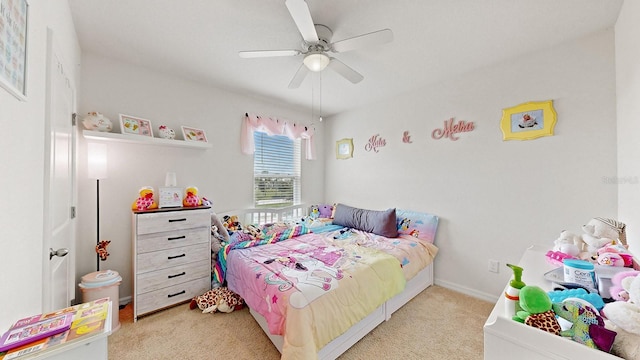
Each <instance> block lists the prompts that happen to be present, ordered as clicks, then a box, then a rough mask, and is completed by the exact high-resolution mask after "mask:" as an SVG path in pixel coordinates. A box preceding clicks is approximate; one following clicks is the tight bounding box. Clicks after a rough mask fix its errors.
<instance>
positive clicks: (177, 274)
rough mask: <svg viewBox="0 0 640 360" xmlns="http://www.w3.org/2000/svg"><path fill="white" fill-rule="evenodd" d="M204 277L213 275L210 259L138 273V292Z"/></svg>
mask: <svg viewBox="0 0 640 360" xmlns="http://www.w3.org/2000/svg"><path fill="white" fill-rule="evenodd" d="M203 277H209V278H210V277H211V261H210V260H203V261H198V262H195V263H190V264H186V265H179V266H173V267H170V268H167V269H162V270H158V271H150V272H146V273H142V274H138V275H136V287H137V288H136V293H137V294H143V293H146V292H149V291H154V290H158V289H162V288H165V287H168V286H173V285H177V284H180V283H184V282H188V281H192V280H195V279H200V278H203Z"/></svg>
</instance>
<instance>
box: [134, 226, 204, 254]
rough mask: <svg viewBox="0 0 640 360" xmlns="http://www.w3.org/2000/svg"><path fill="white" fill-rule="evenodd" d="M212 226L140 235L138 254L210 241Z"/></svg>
mask: <svg viewBox="0 0 640 360" xmlns="http://www.w3.org/2000/svg"><path fill="white" fill-rule="evenodd" d="M210 234H211V229H210V228H198V229H184V230H176V231H172V232H163V233H153V234H145V235H141V236H139V237H138V243H137V249H136V252H137V253H138V254H143V253H147V252H151V251H156V250H164V249H173V248H177V247H181V246H188V245H195V244H202V243H208V242H209V236H210Z"/></svg>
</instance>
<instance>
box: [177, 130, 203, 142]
mask: <svg viewBox="0 0 640 360" xmlns="http://www.w3.org/2000/svg"><path fill="white" fill-rule="evenodd" d="M182 135H183V136H184V139H185V140H187V141H200V142H207V134H205V132H204V130H202V129H196V128H192V127H188V126H182Z"/></svg>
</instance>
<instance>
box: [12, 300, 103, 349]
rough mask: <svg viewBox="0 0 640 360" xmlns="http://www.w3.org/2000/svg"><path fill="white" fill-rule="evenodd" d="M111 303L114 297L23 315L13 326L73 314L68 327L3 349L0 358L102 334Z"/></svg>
mask: <svg viewBox="0 0 640 360" xmlns="http://www.w3.org/2000/svg"><path fill="white" fill-rule="evenodd" d="M110 307H111V301H109V298H102V299H97V300H94V301H89V302H87V303H83V304H78V305H74V306H71V307H68V308H64V309H61V310H58V311H55V312H51V313H46V314H42V315H35V316H32V317H28V318H24V319H20V320H18V321H17V322H16V323H15V324H14V325H13V326H12V327H11V329H13V328H15V327H18V326H24V325H28V324H31V323H35V322H38V321H40V320H46V319H53V318H57V317H60V316H66V315H70V316H71V318H72V321H71V323H70V327H68V328H67V330H64V331H62V332H59V333H57V334H53V335H50V336H48V337H44V338H41V339H39V340H33V341H31V342H29V343H25V344H23V345H19V346H17V347H13V348H10V349H9V350H5V351H0V360H11V359H16V358H20V357H22V356H25V355H29V354H35V353H38V352H40V351H44V350H46V349H49V348H51V347H53V346H58V345H60V344H64V343H67V342H73V341H74V340H75V339H81V338H86V336H90V335H93V334H100V333H102V332H103V331H104V329H105V324H106V321H107V320H108V319H109V309H110Z"/></svg>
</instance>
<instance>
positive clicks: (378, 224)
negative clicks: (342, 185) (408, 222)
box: [333, 204, 398, 238]
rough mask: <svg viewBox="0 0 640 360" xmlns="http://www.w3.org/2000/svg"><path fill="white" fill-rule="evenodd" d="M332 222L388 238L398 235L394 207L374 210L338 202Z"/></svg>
mask: <svg viewBox="0 0 640 360" xmlns="http://www.w3.org/2000/svg"><path fill="white" fill-rule="evenodd" d="M333 224H334V225H340V226H346V227H350V228H354V229H358V230H362V231H366V232H370V233H374V234H377V235H382V236H385V237H388V238H395V237H398V228H397V227H396V209H395V208H393V209H387V210H384V211H376V210H365V209H358V208H354V207H351V206H347V205H344V204H338V205H337V206H336V211H335V215H334V217H333Z"/></svg>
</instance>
